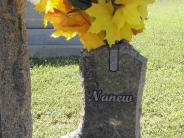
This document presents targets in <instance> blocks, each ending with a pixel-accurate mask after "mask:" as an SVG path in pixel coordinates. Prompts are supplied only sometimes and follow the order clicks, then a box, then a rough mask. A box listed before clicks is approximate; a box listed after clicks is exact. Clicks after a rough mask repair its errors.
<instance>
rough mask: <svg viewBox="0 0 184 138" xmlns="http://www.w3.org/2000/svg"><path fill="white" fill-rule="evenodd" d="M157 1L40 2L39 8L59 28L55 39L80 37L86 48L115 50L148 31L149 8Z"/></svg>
mask: <svg viewBox="0 0 184 138" xmlns="http://www.w3.org/2000/svg"><path fill="white" fill-rule="evenodd" d="M154 1H155V0H40V1H39V2H38V3H37V5H36V7H35V9H36V10H37V11H38V12H40V13H44V18H43V20H44V26H47V24H48V22H49V23H50V24H52V26H53V27H54V29H55V32H53V34H52V37H55V38H56V37H61V36H64V37H66V39H67V40H70V39H71V38H73V37H75V36H79V38H80V41H81V42H82V44H83V46H84V49H86V50H88V51H90V50H93V49H96V48H99V47H101V46H103V45H105V44H106V45H108V46H109V47H112V46H113V45H114V44H116V43H119V42H121V41H122V40H126V41H131V39H132V37H133V36H134V35H136V34H138V33H141V32H142V31H143V29H144V21H145V20H146V19H147V17H148V10H147V7H148V5H149V4H151V3H153V2H154Z"/></svg>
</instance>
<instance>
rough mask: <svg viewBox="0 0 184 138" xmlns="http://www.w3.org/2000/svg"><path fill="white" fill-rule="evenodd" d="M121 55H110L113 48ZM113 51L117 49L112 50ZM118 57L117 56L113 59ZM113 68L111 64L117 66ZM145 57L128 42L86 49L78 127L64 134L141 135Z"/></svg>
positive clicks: (88, 137)
mask: <svg viewBox="0 0 184 138" xmlns="http://www.w3.org/2000/svg"><path fill="white" fill-rule="evenodd" d="M112 49H113V50H117V54H118V56H112V57H111V56H110V50H112ZM113 54H114V53H113ZM110 57H111V58H113V57H115V58H118V62H117V60H116V59H115V60H113V59H110ZM113 61H115V62H116V63H115V64H118V65H117V70H116V71H111V70H110V68H111V66H112V65H113V66H116V65H114V63H110V62H113ZM146 61H147V60H146V58H144V57H142V56H141V55H140V54H139V53H138V52H137V51H135V50H134V49H133V47H132V46H130V45H129V44H128V43H126V42H123V43H121V44H119V45H116V46H114V47H113V48H111V49H110V48H108V47H107V46H104V47H102V48H99V49H97V50H94V51H91V52H90V53H88V52H86V51H83V52H82V54H81V58H80V71H81V79H82V88H83V111H82V116H81V123H80V126H79V129H78V130H76V131H74V132H73V133H70V134H68V135H66V136H63V138H140V114H141V98H142V92H143V86H144V79H145V70H146Z"/></svg>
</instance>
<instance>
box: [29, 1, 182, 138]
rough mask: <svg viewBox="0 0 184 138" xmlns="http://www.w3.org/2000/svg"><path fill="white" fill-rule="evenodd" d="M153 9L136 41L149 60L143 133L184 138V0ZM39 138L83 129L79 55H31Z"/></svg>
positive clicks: (153, 137) (151, 137)
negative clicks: (40, 56)
mask: <svg viewBox="0 0 184 138" xmlns="http://www.w3.org/2000/svg"><path fill="white" fill-rule="evenodd" d="M160 1H161V2H157V3H156V4H154V5H153V6H151V7H150V16H149V20H147V23H146V30H145V31H144V33H142V34H140V35H138V36H137V37H135V39H134V40H133V42H132V44H133V45H134V46H135V48H136V49H138V50H139V51H140V52H141V53H142V55H144V56H146V57H147V58H148V61H149V62H148V68H147V77H146V84H145V89H144V96H143V111H142V120H141V127H142V137H143V138H184V10H183V5H184V1H183V0H160ZM31 67H32V68H31V77H32V114H33V129H34V132H33V138H59V137H60V136H61V135H64V134H65V133H67V132H70V131H72V130H74V129H75V128H77V127H78V123H79V118H80V110H81V95H80V93H81V88H80V77H79V67H78V58H77V57H71V58H57V59H31Z"/></svg>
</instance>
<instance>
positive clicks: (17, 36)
mask: <svg viewBox="0 0 184 138" xmlns="http://www.w3.org/2000/svg"><path fill="white" fill-rule="evenodd" d="M30 103H31V89H30V70H29V60H28V51H27V33H26V27H25V22H24V0H0V138H31V137H32V126H31V112H30V106H31V104H30Z"/></svg>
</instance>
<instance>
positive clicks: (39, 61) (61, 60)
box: [30, 56, 79, 68]
mask: <svg viewBox="0 0 184 138" xmlns="http://www.w3.org/2000/svg"><path fill="white" fill-rule="evenodd" d="M77 64H79V56H72V57H58V58H30V66H31V68H32V67H37V66H53V67H59V66H66V65H77Z"/></svg>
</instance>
